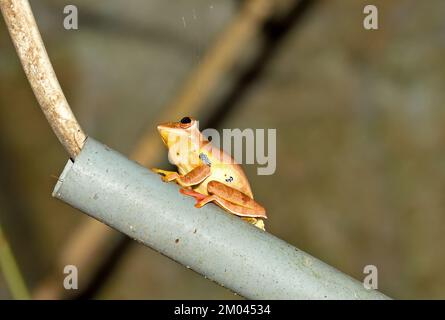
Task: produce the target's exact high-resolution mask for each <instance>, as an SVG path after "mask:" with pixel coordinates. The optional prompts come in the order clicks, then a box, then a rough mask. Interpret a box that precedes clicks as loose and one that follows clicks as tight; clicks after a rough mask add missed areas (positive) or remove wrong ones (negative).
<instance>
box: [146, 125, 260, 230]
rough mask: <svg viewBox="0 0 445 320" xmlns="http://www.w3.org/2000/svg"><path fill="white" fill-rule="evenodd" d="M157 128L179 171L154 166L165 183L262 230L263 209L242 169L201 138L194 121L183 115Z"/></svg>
mask: <svg viewBox="0 0 445 320" xmlns="http://www.w3.org/2000/svg"><path fill="white" fill-rule="evenodd" d="M158 131H159V134H160V135H161V138H162V141H163V142H164V144H165V145H166V146H167V148H168V156H169V160H170V162H172V163H173V164H174V165H176V166H177V168H178V172H175V171H167V170H162V169H157V168H153V169H152V170H153V171H154V172H156V173H158V174H161V175H162V180H163V181H164V182H170V181H174V182H176V183H177V184H179V185H180V186H181V187H183V188H182V189H181V190H180V192H181V193H183V194H185V195H189V196H192V197H194V198H195V199H196V200H197V202H196V204H195V207H197V208H201V207H202V206H204V205H205V204H207V203H209V202H214V203H216V204H217V205H218V206H220V207H221V208H223V209H225V210H226V211H228V212H230V213H232V214H235V215H237V216H240V217H242V218H243V219H244V220H246V221H248V222H250V223H252V224H254V225H255V226H257V227H258V228H260V229H263V230H264V221H263V219H265V218H267V217H266V210H265V209H264V208H263V207H262V206H261V205H260V204H258V203H257V202H256V201H255V200H253V195H252V190H251V189H250V185H249V181H248V180H247V177H246V175H245V174H244V172H243V170H242V168H241V167H240V166H239V165H238V164H236V163H235V161H234V160H233V158H231V157H230V156H229V155H227V154H226V153H224V152H223V151H222V150H221V149H219V148H216V147H213V146H212V144H211V143H210V142H209V141H208V140H206V139H205V138H204V136H203V135H202V134H201V132H200V131H199V128H198V121H197V120H195V119H192V118H190V117H184V118H182V119H181V121H179V122H167V123H164V124H161V125H158Z"/></svg>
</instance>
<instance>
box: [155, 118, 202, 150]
mask: <svg viewBox="0 0 445 320" xmlns="http://www.w3.org/2000/svg"><path fill="white" fill-rule="evenodd" d="M158 131H159V134H160V135H161V138H162V142H164V144H165V145H166V146H167V148H170V147H171V146H172V145H173V144H176V143H177V141H178V140H179V139H189V138H190V139H191V138H192V136H194V135H196V134H197V133H199V128H198V121H197V120H196V119H193V118H191V117H184V118H182V119H181V120H180V121H178V122H166V123H163V124H160V125H158Z"/></svg>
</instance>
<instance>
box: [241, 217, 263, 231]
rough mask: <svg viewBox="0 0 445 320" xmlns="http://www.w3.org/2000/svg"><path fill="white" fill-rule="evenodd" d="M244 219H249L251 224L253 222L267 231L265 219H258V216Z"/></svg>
mask: <svg viewBox="0 0 445 320" xmlns="http://www.w3.org/2000/svg"><path fill="white" fill-rule="evenodd" d="M242 219H243V220H244V221H247V222H249V223H251V224H253V225H254V226H255V227H257V228H260V229H261V230H264V231H266V228H265V226H264V220H263V219H258V218H242Z"/></svg>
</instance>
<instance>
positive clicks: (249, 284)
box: [53, 138, 388, 299]
mask: <svg viewBox="0 0 445 320" xmlns="http://www.w3.org/2000/svg"><path fill="white" fill-rule="evenodd" d="M53 196H55V197H56V198H58V199H60V200H62V201H64V202H66V203H68V204H70V205H71V206H73V207H75V208H78V209H80V210H81V211H83V212H85V213H87V214H88V215H90V216H91V217H93V218H96V219H98V220H100V221H102V222H103V223H106V224H107V225H109V226H111V227H113V228H115V229H117V230H119V231H120V232H122V233H125V234H127V235H128V236H130V237H131V238H133V239H135V240H136V241H139V242H141V243H143V244H144V245H146V246H148V247H151V248H153V249H154V250H156V251H158V252H160V253H162V254H164V255H166V256H168V257H170V258H172V259H173V260H175V261H177V262H179V263H180V264H182V265H184V266H186V267H187V268H191V269H193V270H195V271H196V272H198V273H200V274H202V275H203V276H205V277H206V278H209V279H211V280H214V281H216V282H217V283H219V284H220V285H222V286H224V287H227V288H229V289H231V290H233V291H234V292H236V293H238V294H240V295H242V296H244V297H246V298H251V299H387V298H388V297H386V296H385V295H383V294H381V293H380V292H378V291H375V290H367V289H365V288H364V287H363V284H362V283H360V282H358V281H356V280H354V279H352V278H350V277H349V276H347V275H345V274H343V273H341V272H340V271H338V270H336V269H334V268H332V267H330V266H329V265H327V264H325V263H323V262H321V261H319V260H318V259H316V258H314V257H312V256H310V255H308V254H307V253H305V252H303V251H301V250H299V249H297V248H295V247H293V246H291V245H289V244H287V243H286V242H284V241H282V240H280V239H278V238H277V237H275V236H273V235H271V234H270V233H267V232H264V231H262V230H260V229H258V228H256V227H254V226H252V225H250V224H248V223H246V222H244V221H242V220H241V219H239V218H238V217H235V216H233V215H231V214H228V213H226V212H224V211H223V210H221V209H220V208H219V207H217V206H215V205H206V206H204V207H203V208H201V209H196V208H195V207H194V206H193V204H194V200H193V199H192V198H190V197H186V196H183V195H181V194H180V193H179V192H178V187H177V186H176V185H175V184H173V183H169V184H167V183H163V182H161V180H160V178H159V176H157V175H155V174H153V173H152V172H151V171H149V170H147V168H144V167H142V166H140V165H138V164H137V163H135V162H133V161H130V160H128V159H127V158H126V157H124V156H123V155H121V154H119V153H118V152H116V151H113V150H111V149H110V148H108V147H107V146H105V145H103V144H101V143H99V142H97V141H95V140H93V139H92V138H88V139H87V142H86V144H85V146H84V147H83V149H82V151H81V153H80V154H79V155H78V156H77V157H76V160H75V162H74V163H73V162H72V161H71V160H69V161H68V163H67V165H66V166H65V169H64V170H63V172H62V174H61V176H60V179H59V181H58V182H57V184H56V186H55V188H54V192H53Z"/></svg>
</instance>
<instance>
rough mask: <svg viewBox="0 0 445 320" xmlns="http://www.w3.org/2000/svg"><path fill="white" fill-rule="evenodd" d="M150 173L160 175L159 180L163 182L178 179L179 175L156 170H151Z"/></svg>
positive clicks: (173, 172)
mask: <svg viewBox="0 0 445 320" xmlns="http://www.w3.org/2000/svg"><path fill="white" fill-rule="evenodd" d="M151 171H153V172H154V173H157V174H159V175H161V179H162V181H164V182H170V181H174V180H176V179H178V178H179V174H178V173H177V172H175V171H168V170H163V169H158V168H152V169H151Z"/></svg>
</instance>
